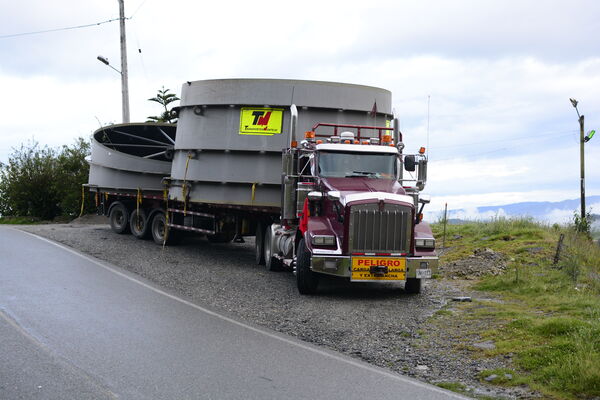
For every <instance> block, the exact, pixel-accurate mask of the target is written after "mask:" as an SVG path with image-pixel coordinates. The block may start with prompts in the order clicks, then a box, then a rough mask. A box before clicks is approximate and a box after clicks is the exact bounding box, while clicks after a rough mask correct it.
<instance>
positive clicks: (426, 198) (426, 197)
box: [419, 194, 431, 204]
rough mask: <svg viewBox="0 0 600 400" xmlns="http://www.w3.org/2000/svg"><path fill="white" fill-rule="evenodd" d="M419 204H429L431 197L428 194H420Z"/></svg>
mask: <svg viewBox="0 0 600 400" xmlns="http://www.w3.org/2000/svg"><path fill="white" fill-rule="evenodd" d="M419 203H421V204H429V203H431V196H430V195H428V194H422V195H421V196H420V197H419Z"/></svg>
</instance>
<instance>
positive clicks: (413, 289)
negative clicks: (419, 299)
mask: <svg viewBox="0 0 600 400" xmlns="http://www.w3.org/2000/svg"><path fill="white" fill-rule="evenodd" d="M404 291H405V292H406V293H410V294H419V293H421V279H417V278H407V279H406V283H405V284H404Z"/></svg>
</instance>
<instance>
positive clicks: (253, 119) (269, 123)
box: [240, 107, 283, 135]
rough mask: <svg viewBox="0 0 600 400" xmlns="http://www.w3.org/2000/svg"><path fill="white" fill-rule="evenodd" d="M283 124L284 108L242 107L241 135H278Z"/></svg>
mask: <svg viewBox="0 0 600 400" xmlns="http://www.w3.org/2000/svg"><path fill="white" fill-rule="evenodd" d="M282 126H283V109H281V108H250V107H242V110H241V111H240V135H278V134H280V133H281V130H282Z"/></svg>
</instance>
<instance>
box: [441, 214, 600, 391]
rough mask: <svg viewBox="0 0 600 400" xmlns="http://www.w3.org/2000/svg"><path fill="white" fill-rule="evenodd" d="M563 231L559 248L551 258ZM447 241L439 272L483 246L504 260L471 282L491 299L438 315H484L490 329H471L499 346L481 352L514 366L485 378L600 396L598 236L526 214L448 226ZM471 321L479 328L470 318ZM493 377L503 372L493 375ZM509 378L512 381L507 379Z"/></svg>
mask: <svg viewBox="0 0 600 400" xmlns="http://www.w3.org/2000/svg"><path fill="white" fill-rule="evenodd" d="M433 228H434V233H435V235H436V238H437V243H438V248H441V247H442V242H443V237H442V236H443V226H442V224H434V225H433ZM561 233H562V234H564V242H563V246H562V251H561V253H560V258H559V260H558V262H557V263H556V264H554V262H553V261H554V258H555V255H556V250H557V243H558V239H559V236H560V234H561ZM445 244H446V249H444V250H442V253H443V255H442V257H441V261H442V263H441V264H442V266H441V271H442V272H441V274H442V278H444V275H447V274H449V273H451V272H450V271H452V270H451V266H453V265H461V264H460V263H461V262H463V263H464V260H465V259H467V261H468V260H475V258H474V257H475V256H473V254H478V252H479V254H481V252H482V250H481V249H486V250H485V252H487V253H489V254H493V255H496V256H495V257H496V258H499V259H500V260H501V261H502V265H503V268H502V269H498V268H492V264H493V262H491V263H490V270H489V273H483V274H482V275H481V276H479V277H477V278H476V279H473V280H469V281H468V287H469V288H471V289H474V290H477V291H479V292H485V294H486V296H481V297H490V298H493V299H494V300H490V301H474V302H472V303H461V304H460V305H455V304H452V305H450V306H449V307H453V310H452V315H451V316H450V317H449V316H448V315H446V313H444V312H441V313H438V315H436V316H435V317H434V318H438V319H440V318H441V319H443V318H462V319H464V320H465V321H466V322H468V321H469V320H470V321H473V320H478V321H479V322H481V320H485V321H486V324H485V326H487V327H489V328H487V329H485V330H483V331H481V330H480V328H477V329H478V332H467V334H469V333H471V334H478V335H479V336H480V337H481V338H482V340H489V341H492V342H493V343H494V345H495V346H494V348H493V349H486V350H478V351H479V353H478V356H481V357H494V356H504V357H505V358H507V359H510V360H512V364H513V367H514V368H513V369H512V370H510V371H508V372H507V371H483V372H482V373H481V375H480V378H481V380H482V382H483V381H485V382H486V383H487V382H489V383H490V384H497V385H528V386H529V387H530V388H531V389H534V390H537V391H539V392H541V393H542V394H543V395H544V396H546V397H547V398H556V399H576V398H597V397H598V396H600V246H599V245H598V243H597V242H596V243H594V242H592V241H590V240H589V239H587V238H585V237H583V236H581V235H577V234H575V233H574V232H573V231H572V230H570V229H569V228H564V227H559V226H556V225H555V226H553V227H549V226H543V225H539V224H537V223H534V222H532V221H531V220H527V219H496V220H494V221H491V222H487V223H484V222H473V223H466V224H462V225H448V226H447V228H446V241H445ZM461 260H463V261H461ZM492 261H493V260H492ZM473 262H474V261H473ZM467 264H468V262H467ZM444 266H447V268H446V269H445V268H444ZM492 273H494V274H496V275H491V274H492ZM465 278H469V277H465ZM454 279H456V277H454ZM438 322H439V321H438ZM470 325H471V326H474V327H476V326H479V327H481V326H482V324H481V323H473V324H468V323H466V324H465V326H470ZM474 329H475V328H474ZM491 376H497V377H498V378H495V379H491V380H490V379H489V377H491ZM505 376H509V377H510V379H504V378H503V377H505ZM486 378H488V379H487V380H486Z"/></svg>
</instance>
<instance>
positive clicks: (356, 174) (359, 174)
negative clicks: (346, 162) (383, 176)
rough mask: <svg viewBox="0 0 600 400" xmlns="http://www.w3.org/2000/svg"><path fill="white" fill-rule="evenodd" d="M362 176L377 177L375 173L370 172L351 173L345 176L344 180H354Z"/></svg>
mask: <svg viewBox="0 0 600 400" xmlns="http://www.w3.org/2000/svg"><path fill="white" fill-rule="evenodd" d="M362 176H377V172H371V171H352V173H351V174H348V175H346V178H355V177H362Z"/></svg>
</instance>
